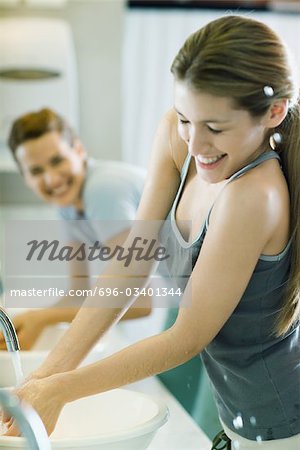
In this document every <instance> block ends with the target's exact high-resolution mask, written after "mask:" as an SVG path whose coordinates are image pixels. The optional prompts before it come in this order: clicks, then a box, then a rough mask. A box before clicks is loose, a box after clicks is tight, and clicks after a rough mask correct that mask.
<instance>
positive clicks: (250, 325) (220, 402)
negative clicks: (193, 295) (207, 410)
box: [162, 151, 300, 440]
mask: <svg viewBox="0 0 300 450" xmlns="http://www.w3.org/2000/svg"><path fill="white" fill-rule="evenodd" d="M272 158H277V159H279V156H278V154H277V153H276V152H274V151H268V152H265V153H263V154H262V155H260V156H259V157H258V158H257V159H256V160H254V161H253V162H251V163H250V164H248V165H247V166H245V167H243V168H242V169H241V170H239V171H238V172H236V173H235V174H233V175H232V176H231V177H230V178H229V179H228V183H231V182H233V181H234V180H236V179H237V178H239V177H241V176H242V175H244V174H245V173H246V172H248V171H249V170H251V169H252V168H254V167H256V166H258V165H259V164H261V163H262V162H264V161H266V160H268V159H272ZM190 161H191V156H190V155H188V156H187V158H186V161H185V163H184V166H183V168H182V173H181V184H180V187H179V189H178V192H177V195H176V198H175V200H174V203H173V206H172V209H171V211H170V214H169V216H168V219H169V221H170V222H169V223H170V226H171V230H172V232H171V233H170V232H168V233H165V234H164V232H163V231H162V240H163V242H164V245H165V246H166V247H167V248H168V253H169V254H172V255H174V256H173V257H172V258H170V263H169V267H168V270H169V273H170V274H171V276H172V274H178V273H184V274H187V273H188V272H190V273H191V270H192V268H193V267H194V265H195V263H196V260H197V258H198V255H199V252H200V250H201V246H202V243H203V240H204V238H205V234H206V231H207V228H208V226H209V216H210V213H211V210H212V208H213V206H212V207H211V209H210V211H209V213H208V215H207V217H206V220H205V221H204V223H203V225H202V227H201V229H200V231H199V233H198V236H197V237H196V239H195V240H194V241H193V242H191V243H187V242H186V241H185V240H184V239H183V237H182V235H181V233H180V231H179V230H178V228H177V225H176V221H175V211H176V207H177V204H178V201H179V198H180V195H181V193H182V190H183V187H184V183H185V179H186V175H187V172H188V168H189V164H190ZM225 186H226V185H225ZM290 244H291V241H290V242H289V243H288V244H287V246H286V248H285V249H284V250H283V251H282V252H281V253H280V254H278V255H275V256H267V255H261V256H260V258H259V260H258V262H257V265H256V267H255V270H254V272H253V275H252V277H251V279H250V281H249V284H248V286H247V288H246V290H245V292H244V294H243V296H242V298H241V300H240V302H239V304H238V306H237V307H236V309H235V310H234V312H233V314H232V315H231V316H230V318H229V319H228V320H227V322H226V323H225V325H224V326H223V328H222V329H221V330H220V331H219V333H218V334H217V336H216V337H215V338H214V339H213V341H212V342H211V343H210V344H209V345H208V346H207V347H206V348H205V349H204V350H203V352H202V354H201V356H202V360H203V362H204V364H205V367H206V370H207V372H208V375H209V378H210V380H211V383H212V387H213V392H214V396H215V399H216V402H217V406H218V411H219V415H220V418H221V420H222V421H223V422H224V423H225V425H227V427H228V428H230V429H232V430H233V431H235V432H237V433H238V434H240V435H241V436H243V437H245V438H247V439H251V440H260V439H262V440H272V439H282V438H286V437H289V436H292V435H295V434H298V433H300V333H299V327H294V328H293V329H291V330H290V331H289V332H288V333H287V334H286V335H285V336H283V337H280V338H276V337H275V336H274V334H272V331H273V330H274V321H275V319H276V318H277V314H278V311H279V309H280V308H281V306H282V302H283V293H284V288H285V285H286V283H287V280H288V276H289V269H290V260H291V251H290V250H291V245H290ZM190 273H189V275H190ZM176 280H177V284H178V285H179V287H180V288H181V289H182V290H184V288H185V286H186V284H187V281H188V276H185V277H181V278H178V277H177V278H176ZM178 280H179V281H178Z"/></svg>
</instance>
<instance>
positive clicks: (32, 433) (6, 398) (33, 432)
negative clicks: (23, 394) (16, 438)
mask: <svg viewBox="0 0 300 450" xmlns="http://www.w3.org/2000/svg"><path fill="white" fill-rule="evenodd" d="M0 405H2V407H3V409H4V411H5V412H7V413H8V414H9V415H11V416H12V417H14V418H15V419H16V421H17V423H18V427H19V428H20V431H21V433H22V436H24V437H25V439H26V440H27V447H28V449H29V450H51V445H50V442H49V439H48V436H47V432H46V430H45V427H44V424H43V422H42V420H41V419H40V417H39V415H38V414H37V413H36V412H35V411H34V409H32V408H30V407H29V406H25V405H23V404H21V403H20V401H19V399H18V397H16V396H14V395H12V394H10V393H8V392H7V391H5V390H3V389H0Z"/></svg>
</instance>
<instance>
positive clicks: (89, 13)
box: [0, 0, 125, 159]
mask: <svg viewBox="0 0 300 450" xmlns="http://www.w3.org/2000/svg"><path fill="white" fill-rule="evenodd" d="M124 3H125V0H113V1H112V0H71V1H68V2H66V3H65V5H64V6H63V7H62V8H48V9H47V8H42V9H39V8H33V7H31V8H28V7H24V6H23V7H21V6H17V7H14V8H7V7H5V6H2V7H1V3H0V18H2V17H12V16H18V17H23V16H34V17H35V16H43V17H59V18H63V19H65V20H67V22H69V24H70V25H71V28H72V31H73V35H74V41H75V49H76V54H77V60H78V71H79V74H78V75H79V100H80V130H79V131H80V135H81V137H82V140H83V141H84V143H85V145H86V146H87V149H88V151H89V153H91V154H92V155H95V156H97V157H99V158H103V159H120V157H121V131H120V130H121V91H120V86H121V45H122V33H123V13H124ZM0 107H1V105H0Z"/></svg>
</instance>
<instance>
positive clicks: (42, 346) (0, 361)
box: [0, 324, 109, 387]
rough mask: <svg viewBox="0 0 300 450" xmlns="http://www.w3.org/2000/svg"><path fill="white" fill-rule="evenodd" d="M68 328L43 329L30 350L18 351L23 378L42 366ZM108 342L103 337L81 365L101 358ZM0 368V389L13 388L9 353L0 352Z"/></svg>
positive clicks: (12, 368) (105, 337)
mask: <svg viewBox="0 0 300 450" xmlns="http://www.w3.org/2000/svg"><path fill="white" fill-rule="evenodd" d="M68 326H69V325H68V324H59V325H55V326H49V327H47V328H45V329H44V331H43V333H42V334H41V336H40V337H39V339H38V341H37V342H36V344H35V345H34V347H33V348H32V350H29V351H24V350H21V351H20V357H21V365H22V369H23V374H24V376H25V377H27V376H28V375H29V374H30V373H31V372H32V371H33V370H35V369H37V368H38V367H39V366H40V365H41V364H42V362H43V361H44V360H45V359H46V357H47V355H48V353H49V351H50V350H51V349H52V348H53V347H54V346H55V345H56V344H57V342H58V341H59V339H60V338H61V337H62V335H63V334H64V333H65V331H66V329H67V328H68ZM108 342H109V335H108V337H107V336H104V338H102V339H101V342H99V343H97V344H96V346H95V347H94V348H93V350H92V351H91V352H90V353H89V355H88V356H87V357H86V358H85V360H84V361H83V363H82V365H86V364H90V363H93V362H95V361H97V360H99V359H101V358H103V356H104V354H105V352H104V350H105V349H106V347H107V344H108ZM0 367H1V370H0V387H8V386H15V385H16V376H15V371H14V367H13V363H12V359H11V355H10V353H9V352H7V351H0Z"/></svg>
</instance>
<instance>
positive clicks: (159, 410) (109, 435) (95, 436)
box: [0, 389, 168, 450]
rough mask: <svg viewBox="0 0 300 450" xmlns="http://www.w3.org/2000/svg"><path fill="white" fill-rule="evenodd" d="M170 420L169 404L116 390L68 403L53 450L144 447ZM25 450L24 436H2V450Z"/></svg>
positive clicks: (58, 427) (141, 448)
mask: <svg viewBox="0 0 300 450" xmlns="http://www.w3.org/2000/svg"><path fill="white" fill-rule="evenodd" d="M167 419H168V408H167V406H166V405H165V404H164V403H162V402H160V401H158V400H156V399H153V398H152V397H150V396H148V395H145V394H141V393H139V392H134V391H129V390H125V389H115V390H113V391H109V392H105V393H103V394H98V395H94V396H92V397H87V398H83V399H80V400H78V401H76V402H73V403H69V404H67V405H66V406H65V408H64V409H63V411H62V414H61V416H60V418H59V421H58V423H57V426H56V428H55V431H54V432H53V434H52V436H51V439H50V440H51V446H52V450H56V449H64V450H144V449H146V448H147V447H148V446H149V444H150V442H151V441H152V439H153V437H154V435H155V433H156V431H157V430H158V428H160V427H161V426H162V425H163V424H164V423H166V421H167ZM12 448H13V449H15V450H23V449H25V448H26V445H25V440H24V439H23V438H15V437H5V436H2V437H1V436H0V450H10V449H12Z"/></svg>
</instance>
